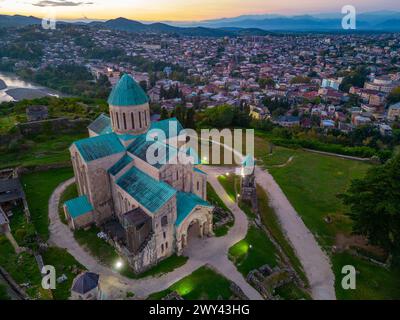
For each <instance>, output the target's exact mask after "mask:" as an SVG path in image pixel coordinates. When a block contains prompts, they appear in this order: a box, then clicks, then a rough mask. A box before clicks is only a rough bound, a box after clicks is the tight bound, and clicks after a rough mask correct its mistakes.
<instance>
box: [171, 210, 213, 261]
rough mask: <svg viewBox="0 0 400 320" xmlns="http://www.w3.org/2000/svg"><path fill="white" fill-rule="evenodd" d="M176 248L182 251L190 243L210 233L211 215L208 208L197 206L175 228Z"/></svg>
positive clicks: (179, 251)
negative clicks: (176, 228)
mask: <svg viewBox="0 0 400 320" xmlns="http://www.w3.org/2000/svg"><path fill="white" fill-rule="evenodd" d="M177 231H178V232H177V249H178V253H180V254H181V253H182V252H183V250H184V249H185V248H187V247H188V246H190V243H195V242H196V240H199V239H200V238H203V237H204V236H211V235H212V215H211V212H210V209H209V208H205V207H198V208H196V209H195V210H194V211H192V212H191V214H190V215H188V217H187V218H186V219H185V220H184V221H183V222H182V223H181V225H180V226H179V227H178V230H177Z"/></svg>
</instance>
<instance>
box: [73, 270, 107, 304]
mask: <svg viewBox="0 0 400 320" xmlns="http://www.w3.org/2000/svg"><path fill="white" fill-rule="evenodd" d="M71 298H72V299H73V300H100V299H101V290H100V276H99V275H98V274H96V273H93V272H84V273H81V274H80V275H78V276H77V277H76V278H75V279H74V281H73V283H72V288H71Z"/></svg>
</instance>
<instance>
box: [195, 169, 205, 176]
mask: <svg viewBox="0 0 400 320" xmlns="http://www.w3.org/2000/svg"><path fill="white" fill-rule="evenodd" d="M193 170H194V171H196V172H198V173H200V174H205V175H207V173H205V172H204V171H202V170H200V169H199V168H193Z"/></svg>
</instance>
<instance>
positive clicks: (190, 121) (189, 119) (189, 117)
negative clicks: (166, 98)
mask: <svg viewBox="0 0 400 320" xmlns="http://www.w3.org/2000/svg"><path fill="white" fill-rule="evenodd" d="M194 116H195V110H194V109H193V108H188V109H187V112H186V121H185V128H188V129H194V128H195V123H194Z"/></svg>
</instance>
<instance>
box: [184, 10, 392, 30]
mask: <svg viewBox="0 0 400 320" xmlns="http://www.w3.org/2000/svg"><path fill="white" fill-rule="evenodd" d="M342 17H343V15H341V14H340V13H321V14H313V15H299V16H284V15H271V14H267V15H245V16H239V17H234V18H223V19H215V20H206V21H199V22H191V23H181V24H180V25H182V26H202V27H209V28H224V27H237V28H258V29H262V30H268V31H340V30H342ZM357 29H358V30H370V31H400V11H375V12H365V13H360V14H358V15H357Z"/></svg>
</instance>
